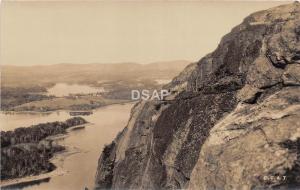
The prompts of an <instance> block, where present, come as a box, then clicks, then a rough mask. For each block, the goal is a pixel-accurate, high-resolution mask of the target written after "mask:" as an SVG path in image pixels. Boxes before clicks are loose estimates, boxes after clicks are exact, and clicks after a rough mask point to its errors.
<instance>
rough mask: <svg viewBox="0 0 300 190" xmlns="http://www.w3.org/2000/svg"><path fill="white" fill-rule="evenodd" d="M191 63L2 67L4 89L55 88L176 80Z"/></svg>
mask: <svg viewBox="0 0 300 190" xmlns="http://www.w3.org/2000/svg"><path fill="white" fill-rule="evenodd" d="M189 63H190V62H189V61H169V62H155V63H149V64H137V63H111V64H105V63H90V64H71V63H61V64H55V65H45V66H40V65H37V66H9V65H3V66H2V76H1V83H2V86H5V87H7V86H9V87H20V86H22V87H28V86H36V85H41V86H51V85H53V84H55V83H58V82H65V83H82V84H94V85H96V84H97V83H98V82H101V81H137V80H139V81H143V80H155V79H172V78H173V77H174V76H176V75H177V74H178V73H179V72H180V71H181V70H183V69H184V68H185V67H186V66H187V65H188V64H189Z"/></svg>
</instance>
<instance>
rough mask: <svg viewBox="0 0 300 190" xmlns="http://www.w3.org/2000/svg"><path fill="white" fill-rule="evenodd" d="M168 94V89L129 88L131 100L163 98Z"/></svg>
mask: <svg viewBox="0 0 300 190" xmlns="http://www.w3.org/2000/svg"><path fill="white" fill-rule="evenodd" d="M168 95H170V92H169V90H165V89H162V90H145V89H144V90H131V99H132V100H164V98H165V97H167V96H168Z"/></svg>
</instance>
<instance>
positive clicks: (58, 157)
mask: <svg viewBox="0 0 300 190" xmlns="http://www.w3.org/2000/svg"><path fill="white" fill-rule="evenodd" d="M90 125H94V124H93V123H86V124H82V125H75V126H73V127H70V128H68V129H67V130H66V131H67V133H66V134H57V135H53V136H49V137H47V138H46V139H47V140H53V141H56V142H57V143H59V141H60V140H62V139H64V138H66V137H68V136H69V135H70V134H69V132H71V131H72V129H74V128H76V127H81V126H90ZM64 147H65V150H63V151H61V152H57V153H55V154H54V156H53V157H52V158H51V159H50V160H49V162H51V163H52V164H53V165H54V166H55V167H56V168H55V169H54V170H53V171H50V172H47V173H41V174H38V175H32V176H26V177H21V178H14V179H7V180H0V188H6V187H7V188H8V187H9V186H15V185H21V184H24V183H28V184H30V183H31V182H32V183H35V182H39V181H43V180H46V179H48V178H49V179H51V177H56V176H61V175H64V174H66V173H68V171H64V169H63V167H62V165H63V162H64V160H65V158H67V157H68V156H71V155H73V154H77V153H80V152H81V151H80V150H78V149H76V148H74V147H69V146H64ZM33 185H34V184H33ZM28 186H30V185H28Z"/></svg>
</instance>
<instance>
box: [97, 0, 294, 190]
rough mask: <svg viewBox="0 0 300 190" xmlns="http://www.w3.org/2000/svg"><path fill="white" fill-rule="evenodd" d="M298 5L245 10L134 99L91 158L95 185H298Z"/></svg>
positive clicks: (101, 186)
mask: <svg viewBox="0 0 300 190" xmlns="http://www.w3.org/2000/svg"><path fill="white" fill-rule="evenodd" d="M299 65H300V5H299V3H292V4H288V5H283V6H279V7H275V8H272V9H269V10H265V11H260V12H257V13H254V14H252V15H250V16H248V17H247V18H245V19H244V21H243V22H242V23H241V24H240V25H238V26H236V27H235V28H233V29H232V31H231V32H230V33H229V34H227V35H225V36H224V37H223V38H222V40H221V42H220V44H219V46H218V47H217V49H216V50H215V51H214V52H212V53H210V54H208V55H206V56H205V57H204V58H202V59H201V60H200V61H199V62H197V63H194V64H192V65H190V66H188V67H187V68H186V69H185V70H184V71H183V72H182V73H181V74H180V75H179V76H178V77H175V78H174V80H173V81H172V82H171V83H170V84H168V85H166V86H165V87H166V88H168V89H170V91H171V95H170V96H168V97H166V98H165V100H163V101H155V100H151V101H141V102H139V103H138V104H136V105H135V107H134V108H133V110H132V114H131V118H130V120H129V122H128V125H127V127H126V128H125V129H124V130H123V131H122V132H121V133H120V134H119V135H118V136H117V138H116V139H115V140H114V141H113V143H112V144H111V145H109V146H107V147H106V148H105V149H104V151H103V153H102V155H101V157H100V159H99V164H98V170H97V175H96V186H97V188H99V189H103V188H112V189H168V188H170V189H181V188H189V189H253V188H267V187H271V188H272V187H300V180H299V179H300V164H299V163H300V152H299V149H300V148H299V141H300V140H299V139H300V121H299V119H298V118H299V117H300V98H299V97H300V96H299V95H300V88H299V86H300V83H299V81H300V75H299V68H300V67H299Z"/></svg>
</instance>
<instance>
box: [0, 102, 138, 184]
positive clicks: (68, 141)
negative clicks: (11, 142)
mask: <svg viewBox="0 0 300 190" xmlns="http://www.w3.org/2000/svg"><path fill="white" fill-rule="evenodd" d="M133 105H134V104H133V103H127V104H123V105H121V104H116V105H110V106H106V107H102V108H99V109H97V110H94V111H93V114H92V115H89V116H82V117H83V118H85V119H86V120H87V121H88V122H90V123H91V124H90V125H86V127H85V128H84V129H80V130H74V131H70V132H69V134H68V135H67V136H66V138H64V139H63V140H61V141H59V143H60V144H62V145H64V146H66V147H68V148H70V149H76V150H78V152H77V153H75V154H71V155H68V156H67V157H65V156H64V155H65V154H58V156H57V157H55V159H54V162H55V163H59V167H60V168H61V169H62V170H63V171H64V174H63V175H59V176H54V177H51V178H50V180H45V182H41V183H39V184H37V185H28V186H25V187H24V189H30V190H41V189H42V190H45V189H47V190H54V189H60V190H64V189H66V190H71V189H72V190H76V189H80V190H81V189H84V188H85V187H88V188H89V189H93V187H94V179H95V174H96V169H97V165H98V159H99V157H100V154H101V152H102V149H103V147H104V145H105V144H109V143H111V142H112V140H113V139H114V138H115V137H116V135H117V134H118V132H120V131H121V130H122V129H123V128H124V127H125V126H126V124H127V122H128V119H129V117H130V110H131V108H132V107H133ZM0 117H1V130H13V129H15V128H17V127H20V126H29V125H32V124H37V123H44V122H51V121H64V120H66V119H68V118H70V117H71V116H70V115H69V113H68V112H67V111H58V112H52V113H48V114H28V113H27V114H20V113H16V114H4V113H1V114H0Z"/></svg>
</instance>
